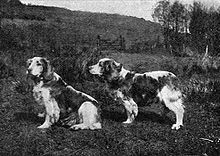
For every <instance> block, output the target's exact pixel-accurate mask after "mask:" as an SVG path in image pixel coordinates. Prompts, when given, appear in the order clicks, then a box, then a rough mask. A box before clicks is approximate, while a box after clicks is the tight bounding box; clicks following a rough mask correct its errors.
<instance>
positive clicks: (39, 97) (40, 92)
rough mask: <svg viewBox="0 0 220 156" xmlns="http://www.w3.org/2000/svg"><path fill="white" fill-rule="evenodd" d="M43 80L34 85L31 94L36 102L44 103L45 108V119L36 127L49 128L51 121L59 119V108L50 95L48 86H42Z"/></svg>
mask: <svg viewBox="0 0 220 156" xmlns="http://www.w3.org/2000/svg"><path fill="white" fill-rule="evenodd" d="M42 85H43V82H42V81H41V82H40V83H39V84H37V85H36V86H34V89H33V96H34V98H35V100H36V102H37V103H38V104H40V105H44V106H45V109H46V114H45V116H46V117H45V121H44V123H43V124H42V125H41V126H39V127H38V128H49V127H50V126H51V125H52V124H53V123H55V122H57V121H58V120H59V116H60V109H59V106H58V103H57V102H56V100H55V99H54V98H52V97H51V95H50V88H44V87H42Z"/></svg>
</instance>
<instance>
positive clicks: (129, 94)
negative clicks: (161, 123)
mask: <svg viewBox="0 0 220 156" xmlns="http://www.w3.org/2000/svg"><path fill="white" fill-rule="evenodd" d="M89 72H90V73H91V74H94V75H99V76H100V77H101V78H102V80H104V81H105V83H106V84H107V88H108V90H109V91H110V93H111V95H113V97H114V99H115V100H118V101H119V102H121V103H122V104H123V105H124V106H125V109H126V113H127V117H128V118H127V120H126V121H125V122H124V123H132V122H133V120H134V119H135V117H136V116H137V114H138V106H143V105H147V104H152V103H155V102H157V101H159V102H160V103H161V104H163V105H164V106H165V108H164V115H166V113H168V112H169V110H171V111H173V112H174V113H175V115H176V123H175V124H173V125H172V129H176V130H178V129H179V128H180V126H182V125H183V114H184V105H183V99H182V93H181V92H180V90H179V89H178V88H177V86H176V83H175V82H177V78H176V76H175V75H174V74H173V73H170V72H168V71H153V72H146V73H143V74H139V73H134V72H131V71H128V70H126V69H124V68H123V67H122V64H120V63H117V62H116V61H114V60H113V59H109V58H103V59H101V60H99V61H98V63H97V64H95V65H93V66H90V67H89Z"/></svg>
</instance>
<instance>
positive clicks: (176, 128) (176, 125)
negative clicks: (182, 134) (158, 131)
mask: <svg viewBox="0 0 220 156" xmlns="http://www.w3.org/2000/svg"><path fill="white" fill-rule="evenodd" d="M181 126H182V125H180V124H173V126H172V128H171V129H175V130H178V129H180V127H181Z"/></svg>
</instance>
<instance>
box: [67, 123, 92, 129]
mask: <svg viewBox="0 0 220 156" xmlns="http://www.w3.org/2000/svg"><path fill="white" fill-rule="evenodd" d="M70 129H73V130H79V129H88V127H87V126H85V125H84V124H77V125H73V126H71V127H70Z"/></svg>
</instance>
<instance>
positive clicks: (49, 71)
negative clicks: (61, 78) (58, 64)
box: [41, 58, 54, 80]
mask: <svg viewBox="0 0 220 156" xmlns="http://www.w3.org/2000/svg"><path fill="white" fill-rule="evenodd" d="M41 61H42V63H43V68H44V69H43V77H44V78H45V79H47V80H50V79H52V78H53V72H54V71H53V67H52V66H51V64H50V61H49V60H47V59H46V58H42V60H41Z"/></svg>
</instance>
